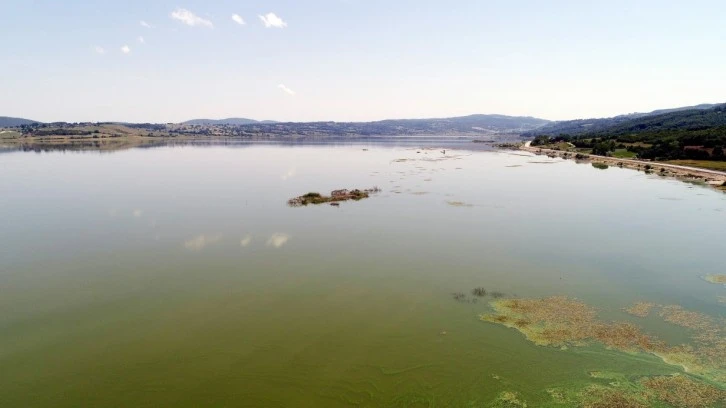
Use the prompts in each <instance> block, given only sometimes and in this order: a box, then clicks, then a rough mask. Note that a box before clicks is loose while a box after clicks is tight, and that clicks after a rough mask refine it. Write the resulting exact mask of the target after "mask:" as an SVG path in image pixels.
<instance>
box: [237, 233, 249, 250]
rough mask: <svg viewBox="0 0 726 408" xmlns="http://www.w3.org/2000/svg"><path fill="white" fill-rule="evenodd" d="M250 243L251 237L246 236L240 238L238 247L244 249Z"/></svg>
mask: <svg viewBox="0 0 726 408" xmlns="http://www.w3.org/2000/svg"><path fill="white" fill-rule="evenodd" d="M251 242H252V235H249V234H248V235H247V236H246V237H244V238H242V240H240V241H239V246H241V247H246V246H247V245H249V244H250V243H251Z"/></svg>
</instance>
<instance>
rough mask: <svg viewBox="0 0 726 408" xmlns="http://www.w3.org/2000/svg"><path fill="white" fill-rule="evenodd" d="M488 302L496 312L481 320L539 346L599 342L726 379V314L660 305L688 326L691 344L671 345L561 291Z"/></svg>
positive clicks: (662, 314) (662, 311)
mask: <svg viewBox="0 0 726 408" xmlns="http://www.w3.org/2000/svg"><path fill="white" fill-rule="evenodd" d="M491 304H492V306H493V308H494V313H490V314H484V315H482V316H481V319H482V320H484V321H488V322H492V323H497V324H502V325H504V326H507V327H511V328H515V329H517V330H518V331H520V332H521V333H522V334H524V336H525V337H526V338H527V339H528V340H529V341H532V342H533V343H535V344H537V345H540V346H551V347H560V348H563V349H564V348H567V347H571V346H585V345H587V344H590V343H592V342H597V343H600V344H602V345H604V346H605V347H607V348H609V349H613V350H618V351H623V352H629V353H636V352H643V353H649V354H653V355H656V356H658V357H660V358H661V359H662V360H663V361H664V362H665V363H667V364H672V365H679V366H682V367H683V368H684V369H685V370H686V371H687V372H689V373H692V374H695V375H698V376H702V377H704V378H708V379H710V380H713V381H718V382H726V320H725V319H717V318H714V317H711V316H707V315H705V314H702V313H698V312H692V311H688V310H685V309H684V308H683V307H681V306H678V305H670V306H658V307H659V308H660V312H659V314H658V316H660V317H661V318H662V319H663V320H664V321H666V322H668V323H671V324H674V325H677V326H680V327H683V328H686V329H688V331H689V334H690V338H691V342H690V343H689V344H682V345H675V346H670V345H667V344H666V343H665V342H664V341H662V340H660V339H658V338H657V337H655V336H653V335H650V334H647V333H644V332H643V331H642V330H641V329H640V328H639V327H638V326H636V325H634V324H632V323H622V322H604V321H601V320H599V319H598V318H597V315H596V311H595V309H594V308H593V307H591V306H589V305H587V304H585V303H584V302H581V301H579V300H577V299H571V298H568V297H565V296H554V297H549V298H542V299H502V300H497V301H493V302H492V303H491ZM652 307H655V306H648V305H640V306H639V307H638V308H636V312H638V313H643V312H644V310H646V309H648V308H652ZM648 310H649V309H648Z"/></svg>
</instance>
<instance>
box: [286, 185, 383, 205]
mask: <svg viewBox="0 0 726 408" xmlns="http://www.w3.org/2000/svg"><path fill="white" fill-rule="evenodd" d="M380 191H381V189H380V188H378V187H373V188H368V189H365V190H360V189H354V190H345V189H343V190H334V191H331V192H330V195H329V196H324V195H322V194H320V193H315V192H310V193H307V194H305V195H301V196H299V197H295V198H291V199H289V200H288V201H287V205H289V206H290V207H304V206H306V205H308V204H314V205H317V204H325V203H330V205H332V206H338V205H340V204H339V203H340V202H341V201H348V200H354V201H360V200H362V199H364V198H368V197H370V195H371V194H375V193H378V192H380Z"/></svg>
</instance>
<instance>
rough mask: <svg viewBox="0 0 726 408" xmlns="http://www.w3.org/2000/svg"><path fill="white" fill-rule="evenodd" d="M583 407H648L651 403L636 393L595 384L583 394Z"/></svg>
mask: <svg viewBox="0 0 726 408" xmlns="http://www.w3.org/2000/svg"><path fill="white" fill-rule="evenodd" d="M580 400H581V401H582V403H581V404H580V405H579V406H581V407H583V408H647V407H648V406H649V404H647V401H644V398H643V397H641V396H638V395H637V394H635V393H632V392H627V391H624V390H620V389H614V388H609V387H602V386H597V385H593V386H590V387H587V388H586V389H585V391H584V392H583V393H582V394H581V398H580Z"/></svg>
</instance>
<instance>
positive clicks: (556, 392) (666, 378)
mask: <svg viewBox="0 0 726 408" xmlns="http://www.w3.org/2000/svg"><path fill="white" fill-rule="evenodd" d="M590 376H591V377H592V378H594V379H596V380H604V381H607V380H610V381H609V382H608V383H607V384H603V383H591V384H577V385H574V386H571V387H568V386H565V387H558V388H550V389H547V390H546V391H547V393H548V394H549V395H550V397H551V398H552V401H553V402H554V403H555V404H557V405H556V406H568V407H570V406H577V407H593V408H612V407H617V408H620V407H626V408H628V407H635V408H639V407H651V406H656V407H665V406H668V407H675V408H695V407H699V408H701V407H720V406H723V403H724V402H726V401H724V398H725V397H726V391H724V390H722V389H719V388H718V387H716V386H714V385H712V384H709V383H706V382H704V381H700V380H698V379H696V378H692V377H690V376H688V375H683V374H675V375H658V376H647V377H641V376H628V375H626V374H621V373H611V372H591V373H590ZM664 403H665V404H664ZM547 406H549V405H547Z"/></svg>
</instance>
